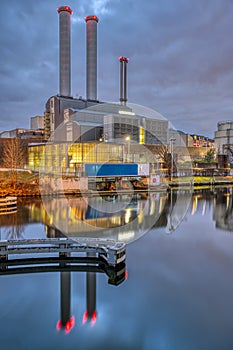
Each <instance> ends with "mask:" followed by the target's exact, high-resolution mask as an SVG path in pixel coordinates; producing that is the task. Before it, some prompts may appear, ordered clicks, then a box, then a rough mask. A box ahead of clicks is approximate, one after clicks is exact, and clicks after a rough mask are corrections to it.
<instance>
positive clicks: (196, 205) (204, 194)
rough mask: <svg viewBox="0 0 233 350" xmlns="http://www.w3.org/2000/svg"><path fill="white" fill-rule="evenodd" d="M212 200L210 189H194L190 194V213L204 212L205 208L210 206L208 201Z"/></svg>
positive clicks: (203, 213)
mask: <svg viewBox="0 0 233 350" xmlns="http://www.w3.org/2000/svg"><path fill="white" fill-rule="evenodd" d="M211 201H212V195H211V192H210V190H209V189H208V190H201V191H195V192H194V193H193V196H192V206H191V214H192V215H194V214H195V213H196V214H197V213H199V214H202V215H205V214H206V211H207V209H209V208H210V202H211Z"/></svg>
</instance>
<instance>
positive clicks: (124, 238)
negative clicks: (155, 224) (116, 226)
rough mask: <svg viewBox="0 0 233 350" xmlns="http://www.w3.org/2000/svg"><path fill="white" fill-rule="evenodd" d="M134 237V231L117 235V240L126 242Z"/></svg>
mask: <svg viewBox="0 0 233 350" xmlns="http://www.w3.org/2000/svg"><path fill="white" fill-rule="evenodd" d="M134 236H135V232H134V231H129V232H123V233H118V240H119V241H128V240H130V239H132V238H134Z"/></svg>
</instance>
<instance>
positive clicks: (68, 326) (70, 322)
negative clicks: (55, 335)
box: [56, 316, 75, 334]
mask: <svg viewBox="0 0 233 350" xmlns="http://www.w3.org/2000/svg"><path fill="white" fill-rule="evenodd" d="M74 325H75V317H74V316H72V317H71V318H70V319H69V320H68V321H67V322H66V324H65V327H64V329H65V333H66V334H68V333H69V332H70V331H71V329H72V328H73V327H74ZM61 328H63V327H62V322H61V320H59V321H58V322H57V325H56V329H57V331H60V330H61Z"/></svg>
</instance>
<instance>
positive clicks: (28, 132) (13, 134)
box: [0, 128, 44, 142]
mask: <svg viewBox="0 0 233 350" xmlns="http://www.w3.org/2000/svg"><path fill="white" fill-rule="evenodd" d="M0 138H19V139H25V140H28V141H29V142H43V141H44V130H38V129H23V128H17V129H13V130H8V131H3V132H1V133H0Z"/></svg>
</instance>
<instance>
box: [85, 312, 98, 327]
mask: <svg viewBox="0 0 233 350" xmlns="http://www.w3.org/2000/svg"><path fill="white" fill-rule="evenodd" d="M88 319H89V314H88V312H87V311H85V312H84V314H83V319H82V324H86V323H87V321H88ZM96 320H97V312H96V311H94V312H93V314H92V315H91V325H92V326H94V325H95V324H96Z"/></svg>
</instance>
